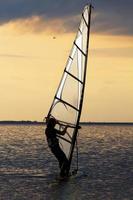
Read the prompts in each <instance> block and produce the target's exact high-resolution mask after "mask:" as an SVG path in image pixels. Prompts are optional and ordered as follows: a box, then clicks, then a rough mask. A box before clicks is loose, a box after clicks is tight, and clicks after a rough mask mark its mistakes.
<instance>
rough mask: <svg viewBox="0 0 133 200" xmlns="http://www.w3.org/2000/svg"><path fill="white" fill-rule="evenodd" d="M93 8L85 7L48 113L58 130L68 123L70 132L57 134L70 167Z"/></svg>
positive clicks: (81, 98)
mask: <svg viewBox="0 0 133 200" xmlns="http://www.w3.org/2000/svg"><path fill="white" fill-rule="evenodd" d="M91 8H92V7H91V5H90V6H88V5H87V6H86V7H85V8H84V11H83V13H82V16H81V21H80V25H79V27H78V32H77V35H76V38H75V40H74V43H73V46H72V49H71V52H70V55H69V57H68V60H67V63H66V66H65V69H64V72H63V75H62V78H61V81H60V84H59V87H58V89H57V91H56V95H55V97H54V100H53V103H52V106H51V108H50V110H49V113H48V115H47V117H48V118H50V117H54V118H55V119H56V120H58V122H59V124H57V125H56V129H58V130H63V129H64V127H65V126H66V125H67V126H68V129H67V132H66V133H65V134H64V135H63V136H62V135H61V136H58V139H59V143H60V148H61V149H62V151H63V152H64V153H65V155H66V157H67V159H68V160H69V169H70V165H71V161H72V156H73V151H74V146H75V142H76V137H77V132H78V128H79V120H80V115H81V110H82V104H83V96H84V88H85V80H86V69H87V58H88V47H89V32H90V19H91Z"/></svg>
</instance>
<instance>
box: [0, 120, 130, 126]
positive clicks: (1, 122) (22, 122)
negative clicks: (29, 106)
mask: <svg viewBox="0 0 133 200" xmlns="http://www.w3.org/2000/svg"><path fill="white" fill-rule="evenodd" d="M45 124H46V123H45V122H38V121H29V120H27V121H25V120H22V121H0V125H45ZM80 125H102V126H103V125H104V126H106V125H107V126H110V125H113V126H115V125H117V126H118V125H119V126H123V125H133V122H80Z"/></svg>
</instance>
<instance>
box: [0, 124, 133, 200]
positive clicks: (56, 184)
mask: <svg viewBox="0 0 133 200" xmlns="http://www.w3.org/2000/svg"><path fill="white" fill-rule="evenodd" d="M44 130H45V126H43V125H0V200H82V199H83V200H132V199H133V126H131V125H89V126H87V125H84V126H82V129H80V131H79V135H78V152H79V155H78V161H79V170H78V173H77V174H76V175H73V176H70V177H69V178H68V179H64V180H61V179H60V178H59V167H58V162H57V160H56V159H55V157H54V156H53V155H52V153H51V151H50V149H49V148H48V145H47V142H46V138H45V134H44Z"/></svg>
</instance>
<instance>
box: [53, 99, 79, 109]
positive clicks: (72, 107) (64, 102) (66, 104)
mask: <svg viewBox="0 0 133 200" xmlns="http://www.w3.org/2000/svg"><path fill="white" fill-rule="evenodd" d="M55 98H56V99H58V100H59V101H61V102H62V103H64V104H66V105H67V106H70V107H71V108H73V109H74V110H77V111H79V110H78V109H77V108H76V107H74V106H73V105H71V104H69V103H67V102H66V101H64V100H62V99H60V98H58V97H57V96H55Z"/></svg>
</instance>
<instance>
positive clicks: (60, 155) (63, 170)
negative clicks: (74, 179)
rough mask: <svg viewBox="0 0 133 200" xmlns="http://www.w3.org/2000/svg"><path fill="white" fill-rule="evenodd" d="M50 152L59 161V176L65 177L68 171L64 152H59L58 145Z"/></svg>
mask: <svg viewBox="0 0 133 200" xmlns="http://www.w3.org/2000/svg"><path fill="white" fill-rule="evenodd" d="M51 151H52V153H53V154H54V155H55V157H56V158H57V160H58V161H59V166H60V169H61V173H60V175H61V176H65V175H66V173H67V172H66V171H68V159H67V158H66V156H65V154H64V152H63V151H62V150H61V148H60V146H59V145H58V146H57V145H56V146H55V147H54V148H52V149H51Z"/></svg>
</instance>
